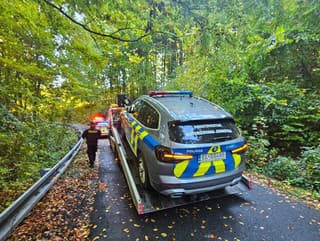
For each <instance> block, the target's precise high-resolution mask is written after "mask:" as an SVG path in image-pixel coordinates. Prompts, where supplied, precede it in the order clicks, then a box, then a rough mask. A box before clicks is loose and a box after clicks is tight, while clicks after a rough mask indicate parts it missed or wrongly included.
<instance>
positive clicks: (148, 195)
mask: <svg viewBox="0 0 320 241" xmlns="http://www.w3.org/2000/svg"><path fill="white" fill-rule="evenodd" d="M111 132H112V135H110V146H111V149H112V151H113V152H114V154H115V159H116V160H118V161H119V162H120V164H121V166H122V169H123V172H124V175H125V178H126V181H127V183H128V187H129V190H130V193H131V197H132V200H133V203H134V205H135V207H136V209H137V212H138V214H146V213H151V212H155V211H160V210H164V209H169V208H173V207H178V206H182V205H187V204H192V203H196V202H200V201H206V200H210V199H214V198H220V197H223V196H227V195H231V194H236V193H241V192H245V191H248V190H250V189H252V182H251V181H250V180H249V179H248V178H247V177H246V176H244V175H242V178H241V181H240V182H239V183H238V184H236V185H234V186H228V187H226V188H224V189H219V190H214V191H211V192H206V193H201V194H195V195H188V196H184V197H180V198H171V197H168V196H164V195H162V194H160V193H158V192H156V191H153V190H146V189H144V188H143V187H141V185H140V184H139V178H138V175H137V173H135V170H136V168H134V167H133V165H134V164H133V162H132V161H129V158H128V155H127V152H126V148H125V143H123V141H122V139H121V137H120V135H119V132H118V130H117V128H116V127H114V126H113V125H111Z"/></svg>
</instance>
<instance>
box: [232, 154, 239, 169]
mask: <svg viewBox="0 0 320 241" xmlns="http://www.w3.org/2000/svg"><path fill="white" fill-rule="evenodd" d="M232 157H233V160H234V167H235V168H238V167H239V165H240V162H241V156H240V155H239V154H233V155H232Z"/></svg>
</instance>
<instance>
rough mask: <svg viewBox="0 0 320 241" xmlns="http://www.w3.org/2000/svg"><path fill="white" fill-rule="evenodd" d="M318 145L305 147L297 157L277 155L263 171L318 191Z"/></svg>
mask: <svg viewBox="0 0 320 241" xmlns="http://www.w3.org/2000/svg"><path fill="white" fill-rule="evenodd" d="M319 154H320V146H317V147H312V148H306V149H305V151H304V152H303V153H302V155H301V157H300V158H299V159H293V158H291V157H283V156H278V157H277V158H276V159H275V160H274V161H273V162H271V163H270V164H269V165H267V166H266V168H265V169H266V170H265V172H266V173H267V174H268V175H270V176H272V177H274V178H276V179H278V180H281V181H285V182H287V183H289V184H292V185H295V186H298V187H303V188H306V189H310V190H312V191H315V192H319V191H320V181H319V180H320V179H319V177H320V171H319V170H320V168H319V167H320V155H319Z"/></svg>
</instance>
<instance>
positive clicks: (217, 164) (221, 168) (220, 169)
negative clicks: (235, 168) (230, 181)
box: [212, 160, 226, 173]
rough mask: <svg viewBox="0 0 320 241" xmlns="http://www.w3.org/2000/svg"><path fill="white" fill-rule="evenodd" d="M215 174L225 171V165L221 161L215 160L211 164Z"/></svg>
mask: <svg viewBox="0 0 320 241" xmlns="http://www.w3.org/2000/svg"><path fill="white" fill-rule="evenodd" d="M212 164H213V166H214V168H215V170H216V173H222V172H225V171H226V165H225V163H224V161H223V160H217V161H213V162H212Z"/></svg>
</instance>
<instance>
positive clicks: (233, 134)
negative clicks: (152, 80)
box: [121, 91, 248, 198]
mask: <svg viewBox="0 0 320 241" xmlns="http://www.w3.org/2000/svg"><path fill="white" fill-rule="evenodd" d="M121 128H122V129H121V130H122V132H123V133H122V135H123V136H124V137H125V138H126V140H127V143H128V144H129V146H130V149H131V151H132V153H133V154H134V156H135V159H136V161H137V164H138V165H137V169H138V173H139V178H140V182H141V184H142V185H143V186H144V187H145V188H147V189H150V188H153V189H155V190H156V191H158V192H160V193H161V194H164V195H168V196H171V197H173V198H175V197H181V196H184V195H191V194H197V193H203V192H208V191H212V190H215V189H220V188H224V187H226V186H230V185H235V184H237V183H238V182H239V181H240V180H241V175H242V172H243V170H244V167H245V151H246V149H247V147H248V146H247V144H246V141H245V139H244V138H243V137H242V136H241V134H240V131H239V130H238V128H237V127H236V125H235V121H234V119H233V118H232V116H231V115H230V114H229V113H228V112H226V111H225V110H224V109H222V108H221V107H219V106H217V105H215V104H213V103H211V102H209V101H207V100H205V99H202V98H200V97H195V96H193V94H192V92H190V91H151V92H149V94H148V95H143V96H141V97H139V98H138V99H136V100H135V101H134V102H133V103H132V105H131V106H130V107H129V108H128V111H127V112H124V113H122V114H121Z"/></svg>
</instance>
